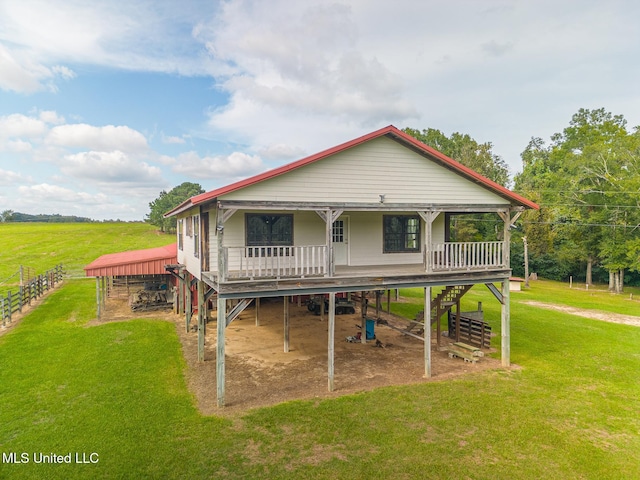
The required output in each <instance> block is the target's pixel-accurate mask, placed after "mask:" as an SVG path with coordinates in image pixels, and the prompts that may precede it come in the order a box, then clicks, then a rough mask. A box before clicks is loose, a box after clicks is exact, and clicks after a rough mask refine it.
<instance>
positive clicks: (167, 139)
mask: <svg viewBox="0 0 640 480" xmlns="http://www.w3.org/2000/svg"><path fill="white" fill-rule="evenodd" d="M162 143H166V144H168V145H182V144H184V143H186V140H185V139H184V137H175V136H168V135H165V134H162Z"/></svg>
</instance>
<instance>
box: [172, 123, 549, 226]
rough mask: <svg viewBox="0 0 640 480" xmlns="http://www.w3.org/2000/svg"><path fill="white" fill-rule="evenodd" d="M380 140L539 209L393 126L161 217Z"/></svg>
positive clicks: (190, 202)
mask: <svg viewBox="0 0 640 480" xmlns="http://www.w3.org/2000/svg"><path fill="white" fill-rule="evenodd" d="M382 136H388V137H390V138H394V139H395V140H397V141H399V142H400V143H403V144H404V145H406V146H408V147H410V148H413V149H415V150H417V151H419V152H422V153H423V154H427V155H428V156H429V157H430V158H431V159H432V160H434V161H435V162H438V163H440V164H441V165H443V166H444V167H446V168H449V169H451V170H453V171H455V172H457V173H458V174H460V175H462V176H464V177H466V178H468V179H469V180H471V181H473V182H475V183H478V184H480V185H483V186H484V187H485V188H487V189H489V190H492V191H493V192H495V193H496V194H498V195H500V196H501V197H503V198H506V199H508V200H509V201H510V202H512V203H514V204H517V205H522V206H524V207H525V208H533V209H536V210H538V209H539V208H540V207H539V206H538V205H537V204H536V203H534V202H532V201H531V200H528V199H526V198H524V197H523V196H521V195H518V194H517V193H515V192H512V191H511V190H509V189H508V188H506V187H504V186H502V185H500V184H498V183H496V182H494V181H493V180H489V179H488V178H486V177H484V176H482V175H480V174H479V173H478V172H476V171H474V170H472V169H470V168H469V167H467V166H465V165H462V164H461V163H460V162H457V161H455V160H453V159H452V158H449V157H447V156H446V155H444V154H443V153H440V152H439V151H438V150H436V149H434V148H432V147H430V146H428V145H426V144H424V143H422V142H421V141H419V140H417V139H416V138H414V137H412V136H411V135H409V134H407V133H405V132H403V131H402V130H399V129H398V128H396V127H394V126H393V125H389V126H387V127H384V128H381V129H379V130H376V131H374V132H371V133H369V134H367V135H363V136H361V137H358V138H355V139H353V140H351V141H348V142H346V143H343V144H340V145H337V146H335V147H332V148H329V149H327V150H324V151H322V152H319V153H316V154H315V155H311V156H309V157H306V158H303V159H301V160H298V161H295V162H292V163H288V164H286V165H283V166H281V167H278V168H274V169H273V170H269V171H267V172H264V173H261V174H258V175H255V176H253V177H250V178H246V179H244V180H240V181H239V182H235V183H231V184H229V185H226V186H224V187H221V188H217V189H215V190H211V191H209V192H205V193H202V194H200V195H195V196H193V197H191V198H190V199H188V200H186V201H184V202H183V203H181V204H180V205H178V206H177V207H175V208H174V209H172V210H170V211H168V212H167V213H165V214H164V216H165V217H171V216H173V215H176V214H178V213H180V212H183V211H185V210H187V209H189V208H191V207H194V206H196V205H201V204H203V203H207V202H209V201H212V200H214V199H216V198H218V197H220V196H222V195H225V194H227V193H231V192H235V191H236V190H240V189H242V188H244V187H248V186H250V185H253V184H256V183H259V182H262V181H263V180H267V179H269V178H273V177H277V176H278V175H282V174H284V173H287V172H290V171H291V170H295V169H297V168H300V167H303V166H304V165H308V164H310V163H313V162H317V161H318V160H321V159H323V158H326V157H328V156H330V155H333V154H336V153H339V152H342V151H344V150H348V149H349V148H352V147H355V146H356V145H360V144H362V143H364V142H367V141H369V140H372V139H374V138H378V137H382Z"/></svg>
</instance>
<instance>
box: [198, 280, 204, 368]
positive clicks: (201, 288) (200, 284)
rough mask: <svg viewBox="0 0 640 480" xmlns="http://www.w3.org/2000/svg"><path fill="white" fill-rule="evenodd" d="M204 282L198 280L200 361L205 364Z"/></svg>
mask: <svg viewBox="0 0 640 480" xmlns="http://www.w3.org/2000/svg"><path fill="white" fill-rule="evenodd" d="M204 328H205V327H204V282H203V281H202V280H198V361H199V362H204V335H205V330H204Z"/></svg>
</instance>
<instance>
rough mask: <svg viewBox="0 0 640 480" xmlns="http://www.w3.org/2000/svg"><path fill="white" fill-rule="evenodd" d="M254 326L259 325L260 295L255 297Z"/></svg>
mask: <svg viewBox="0 0 640 480" xmlns="http://www.w3.org/2000/svg"><path fill="white" fill-rule="evenodd" d="M255 302H256V327H259V326H260V297H256V300H255Z"/></svg>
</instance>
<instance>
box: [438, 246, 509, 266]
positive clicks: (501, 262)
mask: <svg viewBox="0 0 640 480" xmlns="http://www.w3.org/2000/svg"><path fill="white" fill-rule="evenodd" d="M427 258H428V264H427V270H428V271H429V269H431V271H434V272H439V271H452V270H483V269H484V270H486V269H491V268H501V267H504V268H508V266H507V265H505V255H504V242H447V243H434V244H433V246H432V248H431V251H430V252H429V253H428V257H427Z"/></svg>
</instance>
